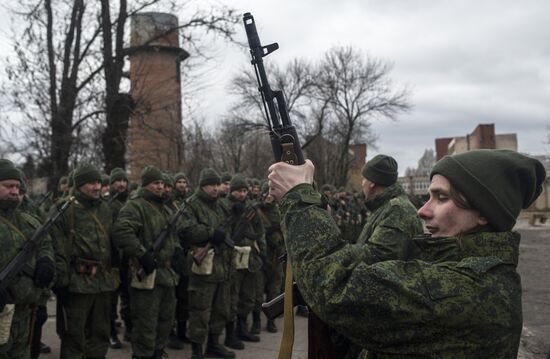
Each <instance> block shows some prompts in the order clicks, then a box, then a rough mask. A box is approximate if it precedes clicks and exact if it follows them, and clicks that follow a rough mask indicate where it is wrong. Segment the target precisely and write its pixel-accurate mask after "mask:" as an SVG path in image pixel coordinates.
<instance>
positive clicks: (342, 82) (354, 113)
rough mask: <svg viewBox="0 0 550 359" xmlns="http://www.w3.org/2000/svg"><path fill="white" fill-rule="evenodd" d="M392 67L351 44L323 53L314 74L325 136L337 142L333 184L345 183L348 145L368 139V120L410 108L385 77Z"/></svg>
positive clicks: (405, 93) (390, 116)
mask: <svg viewBox="0 0 550 359" xmlns="http://www.w3.org/2000/svg"><path fill="white" fill-rule="evenodd" d="M391 69H392V67H391V65H390V64H389V63H387V62H384V61H382V60H380V59H376V58H373V57H369V56H364V55H363V54H361V53H360V52H359V51H357V50H355V49H354V48H352V47H335V48H332V49H330V50H329V51H327V52H326V54H325V56H324V58H323V59H322V60H321V62H320V64H319V67H318V69H317V73H316V76H315V78H316V80H317V81H316V83H317V86H316V93H315V97H316V98H317V100H319V101H322V102H327V103H328V105H329V112H330V121H331V122H330V125H329V128H328V132H329V134H328V138H329V139H330V141H331V142H333V143H335V144H337V153H338V155H337V159H336V161H334V165H335V169H334V172H333V173H335V174H336V176H337V177H336V178H335V179H334V182H333V183H334V184H335V185H337V186H341V185H345V184H346V182H347V180H348V170H349V168H350V165H351V163H352V160H353V159H352V158H351V156H350V152H349V146H350V145H351V144H352V143H354V142H357V143H365V142H367V143H368V142H369V140H371V141H372V137H371V136H369V135H371V134H372V129H371V125H372V122H373V121H375V120H377V119H381V118H387V119H392V120H393V119H395V118H396V116H397V114H398V113H400V112H403V111H408V110H409V109H410V107H411V105H410V104H409V102H408V100H407V98H408V91H407V89H404V88H396V87H395V86H394V84H393V83H392V81H391V80H390V78H389V73H390V71H391Z"/></svg>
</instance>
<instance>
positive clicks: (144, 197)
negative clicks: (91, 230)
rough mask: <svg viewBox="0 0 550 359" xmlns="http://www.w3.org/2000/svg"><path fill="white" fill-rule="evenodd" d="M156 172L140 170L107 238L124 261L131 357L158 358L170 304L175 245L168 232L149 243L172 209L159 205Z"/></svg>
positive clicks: (161, 179)
mask: <svg viewBox="0 0 550 359" xmlns="http://www.w3.org/2000/svg"><path fill="white" fill-rule="evenodd" d="M163 193H164V177H163V174H162V172H161V171H160V170H159V169H158V168H156V167H154V166H148V167H145V168H144V169H143V170H142V171H141V188H140V189H138V191H137V193H136V194H135V195H134V196H132V198H130V200H129V201H128V202H127V203H126V204H125V205H124V207H122V209H121V210H120V213H119V215H118V218H117V221H116V223H115V226H114V229H113V239H114V241H115V244H116V245H117V247H118V248H119V250H120V251H121V252H122V255H123V256H126V257H128V258H129V261H130V273H131V282H130V303H131V306H130V312H131V320H132V334H131V337H132V352H133V356H132V358H136V359H139V358H154V359H161V358H162V357H163V354H164V348H165V346H166V343H167V340H168V336H169V334H170V330H171V328H172V324H173V322H174V311H175V309H176V296H175V291H174V287H175V286H176V284H177V283H178V278H179V277H178V274H177V272H176V271H175V268H176V269H177V267H178V265H179V264H180V263H179V261H181V259H180V258H179V257H178V255H177V254H178V253H180V252H179V251H178V250H177V249H179V248H180V246H179V243H178V240H177V239H176V238H175V235H174V234H173V233H171V234H170V235H169V236H168V237H167V239H166V241H165V242H164V243H163V244H162V246H161V247H160V250H159V251H158V253H155V254H153V252H152V248H153V243H154V242H155V239H156V238H157V236H158V235H159V234H160V233H161V231H162V230H163V229H164V228H165V227H166V225H167V223H168V220H169V218H170V216H171V214H172V211H171V210H170V209H169V208H168V207H166V206H165V205H164V197H163ZM142 273H143V274H142Z"/></svg>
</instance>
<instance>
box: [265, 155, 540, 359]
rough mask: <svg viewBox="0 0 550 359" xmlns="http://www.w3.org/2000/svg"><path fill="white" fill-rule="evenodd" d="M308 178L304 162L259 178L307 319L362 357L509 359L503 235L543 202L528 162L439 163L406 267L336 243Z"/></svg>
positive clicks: (515, 311)
mask: <svg viewBox="0 0 550 359" xmlns="http://www.w3.org/2000/svg"><path fill="white" fill-rule="evenodd" d="M314 170H315V169H314V166H313V164H312V163H311V162H310V161H306V163H305V164H304V165H302V166H289V165H287V164H284V163H276V164H274V165H272V166H271V167H270V169H269V171H270V174H269V176H268V178H269V186H270V193H271V194H272V195H273V196H275V197H276V198H279V199H281V212H282V216H283V226H282V227H283V228H284V234H285V239H286V244H287V249H288V254H289V256H290V258H291V260H292V264H293V266H294V271H295V279H296V282H297V283H298V287H299V288H300V292H301V293H302V295H303V297H304V299H305V301H306V302H307V304H308V305H309V306H310V308H311V309H312V310H313V312H315V313H316V314H317V315H318V316H319V317H320V318H321V319H322V320H324V321H325V322H326V323H328V324H329V325H330V326H331V327H334V328H335V329H337V330H338V331H339V332H340V333H342V334H343V335H345V336H346V337H348V338H350V339H351V340H352V341H353V342H354V343H356V344H358V345H360V346H362V347H364V348H367V350H368V352H369V353H368V355H369V356H368V357H369V358H370V357H373V358H374V357H375V358H390V357H391V358H393V357H407V358H409V357H415V358H433V357H438V358H510V359H512V358H516V356H517V352H518V346H519V340H520V335H521V330H522V315H521V283H520V278H519V275H518V273H517V271H516V266H517V264H518V254H519V240H520V235H519V233H517V232H513V231H512V227H513V226H514V224H515V222H516V218H517V216H518V214H519V212H520V210H521V209H522V208H527V207H528V206H529V205H530V204H531V203H533V201H534V200H535V199H536V198H537V197H538V195H539V194H540V193H541V191H542V186H541V185H542V183H543V182H544V179H545V176H546V173H545V170H544V167H543V165H542V164H541V163H540V162H539V161H538V160H535V159H533V158H529V157H527V156H524V155H521V154H518V153H516V152H513V151H507V150H477V151H470V152H467V153H463V154H459V155H454V156H446V157H444V158H443V159H441V160H440V161H439V162H438V163H436V165H435V166H434V168H433V169H432V172H431V175H430V177H431V184H430V187H429V194H430V198H429V200H428V202H426V204H425V205H424V206H423V207H422V208H420V209H419V210H418V215H419V216H420V217H421V218H422V219H423V220H424V222H425V225H426V229H427V230H428V231H429V234H425V235H421V236H417V237H415V238H414V239H413V240H412V241H411V244H410V247H409V249H408V251H407V253H406V260H400V261H396V260H386V261H381V262H379V261H378V260H377V259H376V258H373V256H372V255H370V254H369V253H368V252H365V250H364V248H363V245H361V244H349V243H347V242H346V241H344V240H343V239H342V237H341V234H340V232H339V230H338V228H337V226H336V224H335V222H334V220H333V219H332V218H330V216H329V215H328V214H327V213H326V211H325V210H324V209H322V208H320V207H319V205H320V204H321V196H320V194H319V193H318V192H317V191H316V190H315V189H313V187H312V185H311V183H312V181H313V175H314Z"/></svg>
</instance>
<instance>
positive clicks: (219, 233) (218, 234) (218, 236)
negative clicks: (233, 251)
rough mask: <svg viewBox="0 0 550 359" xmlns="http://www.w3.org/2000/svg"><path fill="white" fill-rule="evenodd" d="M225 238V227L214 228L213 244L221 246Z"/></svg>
mask: <svg viewBox="0 0 550 359" xmlns="http://www.w3.org/2000/svg"><path fill="white" fill-rule="evenodd" d="M224 239H225V230H224V228H223V227H221V226H220V227H218V228H216V229H215V230H214V234H213V235H212V239H211V240H210V242H211V243H212V245H213V246H219V245H221V244H222V243H223V240H224Z"/></svg>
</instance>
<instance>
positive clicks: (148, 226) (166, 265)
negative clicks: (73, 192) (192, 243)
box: [113, 188, 180, 287]
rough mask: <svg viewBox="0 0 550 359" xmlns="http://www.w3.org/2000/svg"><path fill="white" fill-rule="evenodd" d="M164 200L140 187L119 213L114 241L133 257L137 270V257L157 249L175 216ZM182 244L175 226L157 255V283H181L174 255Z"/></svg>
mask: <svg viewBox="0 0 550 359" xmlns="http://www.w3.org/2000/svg"><path fill="white" fill-rule="evenodd" d="M162 202H163V201H162V199H161V198H158V197H157V196H155V195H154V194H153V193H151V192H150V191H148V190H147V189H145V188H140V189H139V190H138V191H137V193H136V194H135V195H133V196H132V197H131V198H130V200H128V202H126V204H125V205H124V207H122V209H121V210H120V212H119V214H118V217H117V220H116V222H115V225H114V228H113V241H114V243H115V245H116V246H117V248H118V249H119V250H120V251H121V252H122V255H123V256H126V257H128V258H130V259H131V265H133V266H134V268H136V269H137V267H138V266H139V265H138V261H137V258H139V257H141V256H143V255H144V254H145V252H147V251H150V250H151V249H152V248H153V244H154V242H155V239H156V238H157V236H158V235H159V234H160V232H161V231H162V230H163V229H164V228H165V227H166V224H167V223H168V221H169V220H170V216H171V215H172V211H171V210H170V209H169V208H168V207H166V206H164V205H163V204H162ZM179 247H180V245H179V242H178V240H177V238H176V235H175V229H174V231H173V232H172V233H171V235H169V236H168V238H167V239H166V241H165V242H164V243H163V246H162V247H161V248H160V251H159V252H158V253H157V254H155V259H156V260H157V264H158V268H157V274H156V277H155V285H161V286H166V287H174V286H175V285H177V283H178V280H179V276H178V274H177V273H176V272H175V271H174V269H173V268H172V257H173V255H174V251H175V250H176V248H179Z"/></svg>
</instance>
